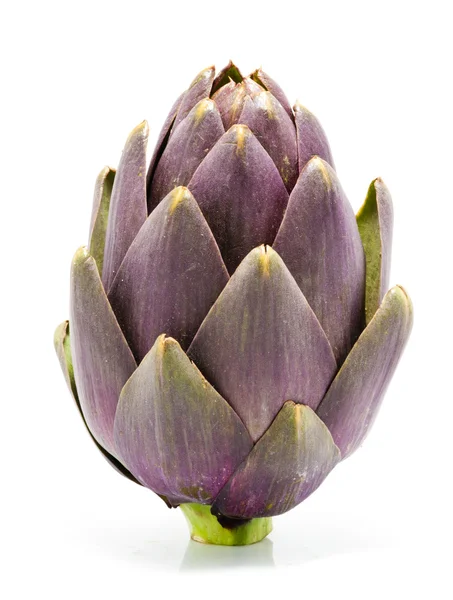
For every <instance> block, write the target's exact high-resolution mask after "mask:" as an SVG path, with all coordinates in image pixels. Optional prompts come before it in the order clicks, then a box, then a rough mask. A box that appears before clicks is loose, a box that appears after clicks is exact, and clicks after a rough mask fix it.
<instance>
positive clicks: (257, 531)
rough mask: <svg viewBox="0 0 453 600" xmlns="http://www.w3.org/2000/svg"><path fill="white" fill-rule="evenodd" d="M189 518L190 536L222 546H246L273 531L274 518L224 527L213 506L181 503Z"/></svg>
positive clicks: (205, 542) (202, 541) (196, 539)
mask: <svg viewBox="0 0 453 600" xmlns="http://www.w3.org/2000/svg"><path fill="white" fill-rule="evenodd" d="M180 508H181V510H182V512H183V513H184V516H185V517H186V519H187V522H188V524H189V529H190V537H191V538H192V539H193V540H195V541H196V542H201V543H203V544H217V545H221V546H245V545H247V544H255V543H256V542H260V541H261V540H262V539H264V538H265V537H266V536H267V535H268V534H269V533H270V532H271V531H272V519H271V518H264V519H252V520H251V521H246V522H245V523H242V524H241V525H237V526H236V527H234V528H232V529H229V528H226V527H222V525H220V523H219V522H218V520H217V517H215V516H214V515H212V514H211V507H210V506H205V505H203V504H181V507H180Z"/></svg>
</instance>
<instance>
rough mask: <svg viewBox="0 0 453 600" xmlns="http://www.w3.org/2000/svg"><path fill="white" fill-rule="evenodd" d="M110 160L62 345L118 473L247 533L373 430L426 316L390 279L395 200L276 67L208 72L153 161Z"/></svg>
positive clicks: (192, 513)
mask: <svg viewBox="0 0 453 600" xmlns="http://www.w3.org/2000/svg"><path fill="white" fill-rule="evenodd" d="M147 141H148V125H147V123H146V121H143V122H142V123H141V124H140V125H138V126H137V127H136V128H135V129H134V130H133V131H132V133H131V134H130V135H129V137H128V138H127V140H126V144H125V148H124V151H123V154H122V156H121V160H120V162H119V165H118V168H117V170H116V171H115V170H113V169H111V168H110V167H105V168H104V169H103V170H102V171H101V173H100V174H99V176H98V179H97V181H96V186H95V193H94V198H93V210H92V218H91V224H90V231H89V238H88V245H87V246H86V247H82V248H80V249H79V250H78V251H77V252H76V255H75V257H74V260H73V263H72V269H71V294H70V298H71V300H70V319H69V323H68V322H67V321H65V322H64V323H63V324H62V325H60V326H59V327H58V328H57V331H56V333H55V340H54V343H55V348H56V351H57V355H58V358H59V361H60V364H61V367H62V370H63V374H64V376H65V379H66V381H67V384H68V387H69V389H70V391H71V393H72V395H73V397H74V399H75V403H76V406H77V408H78V410H79V412H80V414H81V416H82V419H83V422H84V424H85V426H86V428H87V429H88V432H89V433H90V436H91V437H92V439H93V441H94V442H95V444H96V446H97V447H98V449H99V450H100V451H101V453H102V454H103V455H104V457H105V458H106V459H107V461H108V462H109V463H110V464H111V465H112V466H113V467H114V468H115V469H116V470H117V471H119V472H120V473H121V474H123V475H124V476H126V477H127V478H129V479H130V480H132V481H134V482H136V483H137V484H139V485H142V486H145V487H147V488H149V489H150V490H152V491H153V492H154V493H156V494H157V495H158V496H160V497H161V498H162V500H163V501H164V502H165V503H166V504H167V505H168V506H170V507H177V506H181V509H182V511H183V513H184V515H185V516H186V518H187V520H188V522H189V526H190V530H191V535H192V537H193V539H196V540H199V541H204V542H209V543H215V544H232V545H234V544H249V543H253V542H256V541H259V540H260V539H262V538H263V537H265V536H266V535H267V534H268V533H269V532H270V530H271V528H272V524H271V518H272V517H273V516H276V515H279V514H282V513H284V512H286V511H288V510H290V509H292V508H294V507H295V506H296V505H298V504H300V503H301V502H302V501H303V500H305V499H306V498H307V497H308V496H309V495H310V494H312V493H313V492H314V491H315V490H316V489H317V488H318V487H319V486H320V484H321V483H322V482H323V481H324V479H325V478H326V477H327V475H328V474H329V473H330V471H331V470H332V469H333V468H334V467H335V465H336V464H338V462H340V461H341V460H342V459H344V458H346V457H347V456H349V455H350V454H352V453H353V452H354V451H355V450H356V449H357V448H358V446H359V445H360V444H361V443H362V442H363V440H364V439H365V437H366V435H367V434H368V432H369V430H370V428H371V425H372V423H373V422H374V419H375V417H376V415H377V412H378V410H379V407H380V405H381V402H382V399H383V394H384V391H385V389H386V388H387V385H388V384H389V382H390V379H391V377H392V375H393V373H394V371H395V369H396V367H397V364H398V362H399V359H400V357H401V355H402V353H403V350H404V347H405V345H406V342H407V340H408V338H409V334H410V331H411V327H412V320H413V310H412V304H411V301H410V299H409V296H408V295H407V292H406V291H405V290H404V289H403V288H402V287H401V286H395V287H393V288H391V289H389V275H390V259H391V246H392V233H393V208H392V199H391V196H390V193H389V191H388V189H387V188H386V186H385V184H384V183H383V181H382V180H381V179H376V180H374V181H373V182H372V183H371V185H370V188H369V190H368V194H367V196H366V199H365V202H364V204H363V206H362V208H361V209H360V211H359V213H358V215H357V217H356V216H355V215H354V212H353V210H352V207H351V205H350V203H349V200H348V198H347V197H346V194H345V192H344V190H343V188H342V186H341V183H340V180H339V177H338V174H337V173H336V170H335V165H334V162H333V158H332V153H331V150H330V146H329V143H328V141H327V137H326V134H325V132H324V130H323V128H322V126H321V124H320V122H319V121H318V119H317V118H316V117H315V116H314V115H313V113H311V112H310V111H309V110H308V109H307V108H305V107H304V106H303V105H302V104H300V103H296V104H295V106H294V108H293V109H292V108H291V105H290V104H289V102H288V99H287V98H286V96H285V94H284V92H283V90H282V88H281V87H280V86H279V85H278V84H277V83H276V82H275V81H274V80H273V79H272V78H271V77H270V76H268V75H267V74H266V73H265V72H264V71H263V70H262V69H258V70H256V71H254V72H253V73H252V74H251V75H249V76H246V77H244V76H243V75H242V74H241V72H240V70H239V69H238V68H237V67H236V66H235V65H234V64H233V63H232V62H230V63H229V64H228V65H227V66H226V67H225V68H224V69H222V70H221V71H220V72H219V73H218V75H217V76H216V74H215V69H214V67H209V68H207V69H204V70H203V71H201V72H200V73H199V74H198V75H197V76H196V77H195V78H194V79H193V81H192V83H191V84H190V85H189V87H188V88H187V90H186V91H185V92H183V93H182V94H181V95H180V96H179V98H178V99H177V100H176V102H175V103H174V105H173V107H172V108H171V110H170V112H169V114H168V116H167V118H166V120H165V123H164V126H163V128H162V131H161V132H160V135H159V137H158V141H157V144H156V147H155V149H154V152H153V155H152V158H151V161H150V163H149V165H148V167H147V163H146V150H147Z"/></svg>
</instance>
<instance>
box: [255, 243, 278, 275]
mask: <svg viewBox="0 0 453 600" xmlns="http://www.w3.org/2000/svg"><path fill="white" fill-rule="evenodd" d="M250 254H251V255H254V257H255V259H256V260H257V262H258V266H259V271H260V273H261V275H265V276H266V277H269V276H270V274H271V269H272V265H274V264H275V263H276V262H278V261H279V260H280V257H279V255H278V254H277V252H275V250H273V249H272V248H271V246H268V245H266V244H262V245H261V246H258V247H257V248H254V249H253V250H252V251H251V253H250Z"/></svg>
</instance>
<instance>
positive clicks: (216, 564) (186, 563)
mask: <svg viewBox="0 0 453 600" xmlns="http://www.w3.org/2000/svg"><path fill="white" fill-rule="evenodd" d="M274 566H275V563H274V556H273V543H272V541H271V540H270V539H269V538H266V539H264V540H262V541H261V542H258V543H257V544H252V545H251V546H236V547H231V546H211V545H208V544H200V543H199V542H194V541H193V540H190V541H189V543H188V544H187V549H186V551H185V553H184V558H183V560H182V562H181V566H180V570H181V571H189V570H194V569H195V570H204V569H225V568H238V567H239V568H248V567H267V568H269V567H274Z"/></svg>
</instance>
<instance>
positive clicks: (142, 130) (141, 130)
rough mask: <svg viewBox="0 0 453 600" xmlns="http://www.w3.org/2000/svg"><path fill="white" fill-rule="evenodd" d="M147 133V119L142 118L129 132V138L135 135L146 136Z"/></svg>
mask: <svg viewBox="0 0 453 600" xmlns="http://www.w3.org/2000/svg"><path fill="white" fill-rule="evenodd" d="M148 134H149V127H148V121H146V120H144V121H142V122H141V123H139V124H138V125H137V126H136V127H134V129H133V130H132V131H131V132H130V134H129V139H130V138H132V137H135V136H137V135H142V136H143V137H145V138H147V137H148Z"/></svg>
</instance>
